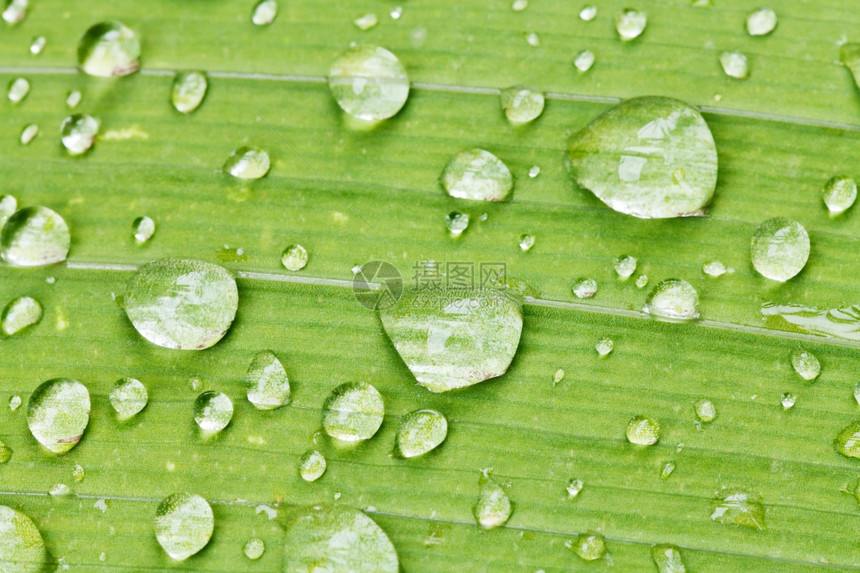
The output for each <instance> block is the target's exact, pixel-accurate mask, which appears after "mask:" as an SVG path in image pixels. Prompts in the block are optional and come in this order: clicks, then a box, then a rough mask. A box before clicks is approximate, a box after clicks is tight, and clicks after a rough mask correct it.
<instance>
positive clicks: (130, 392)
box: [110, 378, 149, 421]
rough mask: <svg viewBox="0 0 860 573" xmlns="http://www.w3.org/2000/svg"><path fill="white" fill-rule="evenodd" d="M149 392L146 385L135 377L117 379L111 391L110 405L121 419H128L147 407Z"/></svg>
mask: <svg viewBox="0 0 860 573" xmlns="http://www.w3.org/2000/svg"><path fill="white" fill-rule="evenodd" d="M147 402H149V394H148V393H147V391H146V386H144V385H143V383H142V382H141V381H140V380H137V379H135V378H122V379H120V380H117V381H116V382H115V383H114V385H113V388H112V389H111V391H110V405H111V406H113V409H114V410H115V411H116V417H117V419H119V420H120V421H124V420H128V419H129V418H132V417H133V416H135V415H136V414H138V413H139V412H140V411H141V410H143V409H144V408H146V404H147Z"/></svg>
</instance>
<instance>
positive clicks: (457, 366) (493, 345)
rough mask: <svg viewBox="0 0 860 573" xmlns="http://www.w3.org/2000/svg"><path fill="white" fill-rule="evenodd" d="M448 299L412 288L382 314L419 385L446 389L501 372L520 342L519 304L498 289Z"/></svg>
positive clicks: (466, 291)
mask: <svg viewBox="0 0 860 573" xmlns="http://www.w3.org/2000/svg"><path fill="white" fill-rule="evenodd" d="M448 293H449V294H451V296H446V298H445V300H444V302H442V301H433V300H429V299H428V298H427V297H426V295H425V293H422V292H418V291H415V290H409V291H407V292H405V293H404V295H403V297H402V298H401V299H400V302H399V303H398V304H397V305H395V306H393V307H392V308H389V309H386V310H384V311H382V312H381V313H380V315H381V318H382V325H383V327H384V328H385V332H386V334H387V335H388V337H389V338H390V339H391V342H392V343H393V344H394V347H395V348H396V349H397V352H398V354H400V357H401V358H402V359H403V361H404V362H405V363H406V365H407V366H408V367H409V370H410V371H412V374H413V375H414V376H415V378H416V380H418V383H419V384H421V385H422V386H424V387H425V388H427V389H428V390H430V391H431V392H445V391H447V390H453V389H455V388H462V387H465V386H471V385H473V384H477V383H478V382H482V381H484V380H488V379H490V378H495V377H497V376H501V375H502V374H504V373H505V371H506V370H507V369H508V366H509V365H510V363H511V360H513V357H514V354H515V353H516V351H517V347H518V345H519V342H520V334H521V333H522V328H523V315H522V308H521V306H520V303H519V302H518V301H517V300H515V299H514V298H513V297H511V296H508V295H507V294H505V293H503V292H499V291H497V290H495V289H489V288H486V289H483V290H477V289H464V290H456V291H448Z"/></svg>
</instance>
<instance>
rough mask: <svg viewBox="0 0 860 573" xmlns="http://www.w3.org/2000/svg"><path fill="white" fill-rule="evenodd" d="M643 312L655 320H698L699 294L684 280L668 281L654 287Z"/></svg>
mask: <svg viewBox="0 0 860 573" xmlns="http://www.w3.org/2000/svg"><path fill="white" fill-rule="evenodd" d="M644 310H645V312H647V313H648V314H650V315H651V316H653V317H655V318H662V319H665V320H670V321H684V320H693V319H695V318H699V293H698V292H696V289H695V288H693V285H691V284H690V283H688V282H687V281H685V280H682V279H668V280H665V281H662V282H660V283H659V284H657V286H655V287H654V290H652V291H651V293H650V294H649V295H648V298H647V300H646V301H645V309H644Z"/></svg>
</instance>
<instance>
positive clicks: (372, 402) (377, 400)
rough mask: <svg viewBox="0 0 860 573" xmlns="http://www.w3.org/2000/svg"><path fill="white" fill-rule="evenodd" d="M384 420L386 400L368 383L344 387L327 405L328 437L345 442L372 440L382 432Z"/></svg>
mask: <svg viewBox="0 0 860 573" xmlns="http://www.w3.org/2000/svg"><path fill="white" fill-rule="evenodd" d="M384 416H385V404H384V403H383V402H382V396H381V395H380V394H379V391H378V390H377V389H376V388H374V387H373V386H371V385H370V384H367V383H366V382H355V383H346V384H341V385H340V386H338V387H337V388H335V389H334V390H332V392H331V394H329V395H328V397H327V398H326V400H325V403H324V404H323V428H324V429H325V432H326V434H328V435H329V436H331V437H332V438H335V439H337V440H341V441H344V442H360V441H363V440H369V439H370V438H372V437H373V435H374V434H375V433H376V431H377V430H379V427H380V426H381V425H382V421H383V418H384Z"/></svg>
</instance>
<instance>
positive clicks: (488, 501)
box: [472, 476, 513, 529]
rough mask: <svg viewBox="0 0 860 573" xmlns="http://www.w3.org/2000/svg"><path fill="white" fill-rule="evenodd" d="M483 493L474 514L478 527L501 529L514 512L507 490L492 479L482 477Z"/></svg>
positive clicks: (479, 497) (476, 504)
mask: <svg viewBox="0 0 860 573" xmlns="http://www.w3.org/2000/svg"><path fill="white" fill-rule="evenodd" d="M480 485H481V492H480V494H479V495H478V501H477V503H475V507H474V508H473V510H472V511H473V512H474V514H475V520H476V521H477V522H478V525H480V526H481V527H483V528H484V529H493V528H495V527H501V526H502V525H504V524H505V523H507V521H508V519H510V517H511V513H512V512H513V506H512V505H511V500H510V499H508V496H507V494H505V490H504V489H503V488H502V486H500V485H499V484H497V483H496V482H495V481H494V480H493V479H492V478H489V477H483V476H482V477H481V483H480Z"/></svg>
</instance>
